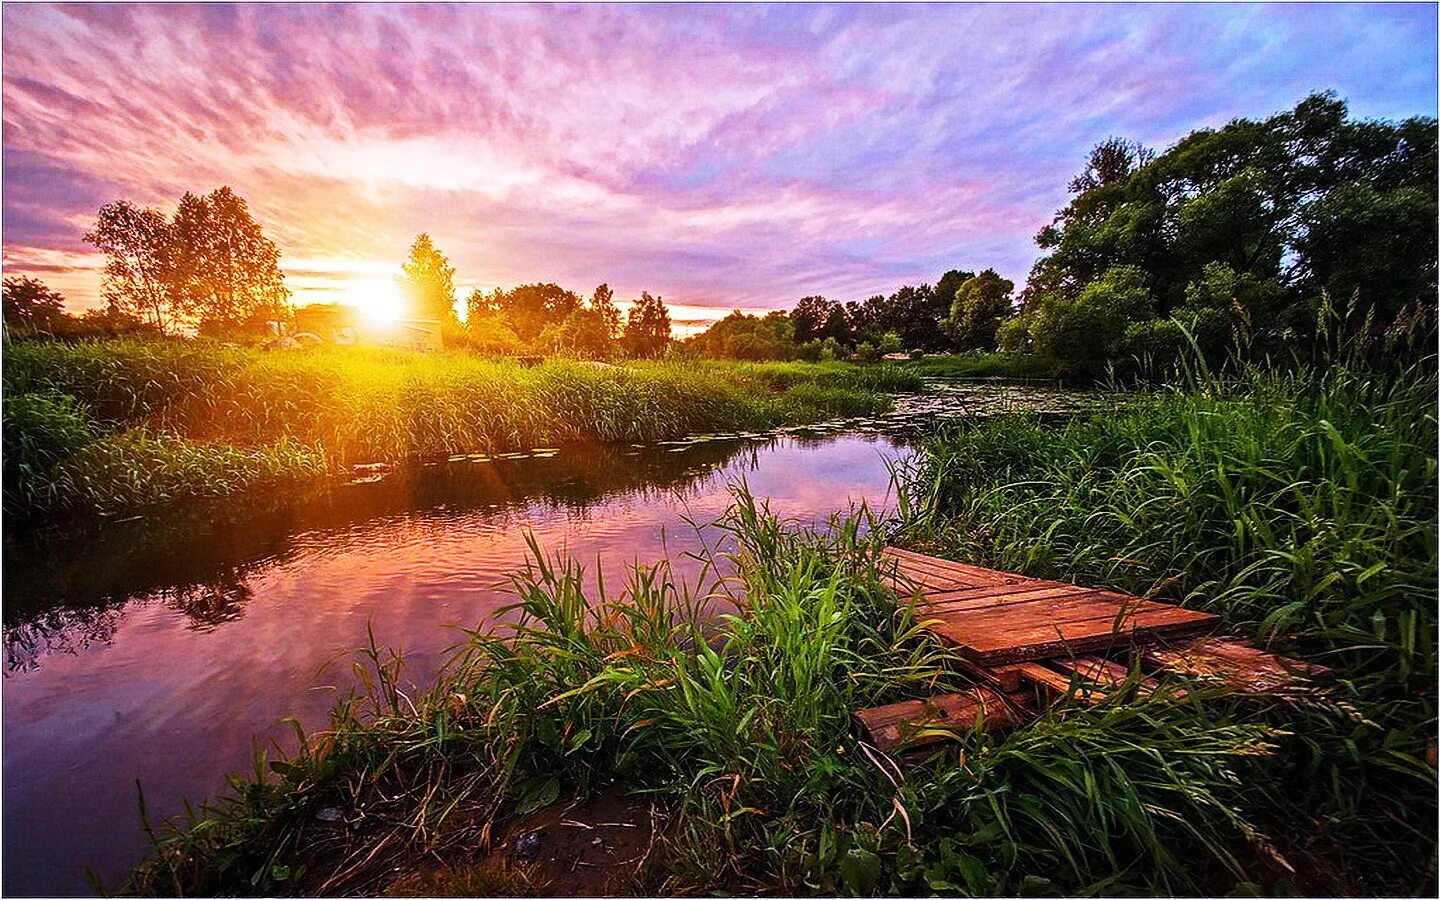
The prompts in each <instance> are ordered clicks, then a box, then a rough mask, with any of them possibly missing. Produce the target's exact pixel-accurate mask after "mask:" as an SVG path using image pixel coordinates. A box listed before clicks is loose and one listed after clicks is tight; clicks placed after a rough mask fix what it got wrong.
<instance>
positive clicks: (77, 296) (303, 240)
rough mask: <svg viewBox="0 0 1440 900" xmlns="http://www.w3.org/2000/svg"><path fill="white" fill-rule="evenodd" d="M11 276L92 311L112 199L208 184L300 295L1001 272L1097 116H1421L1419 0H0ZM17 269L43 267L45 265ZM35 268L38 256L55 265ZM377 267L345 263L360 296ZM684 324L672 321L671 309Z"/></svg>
mask: <svg viewBox="0 0 1440 900" xmlns="http://www.w3.org/2000/svg"><path fill="white" fill-rule="evenodd" d="M3 18H4V34H3V56H4V59H3V63H4V80H3V91H4V96H3V119H4V157H5V168H4V188H5V191H4V210H3V213H4V222H3V242H4V248H5V264H6V270H7V272H10V271H12V270H13V271H15V272H17V273H18V272H21V271H29V272H33V273H35V274H40V275H42V277H44V276H45V275H49V274H55V273H62V271H63V277H64V284H65V289H66V290H67V294H68V295H69V296H70V297H71V298H72V300H74V301H75V302H76V303H77V304H78V305H93V304H94V303H95V302H97V301H98V285H99V278H98V273H97V269H96V267H95V263H96V260H95V259H94V257H93V254H91V253H89V251H88V248H87V247H86V246H85V245H84V244H83V242H82V241H81V239H80V235H81V234H83V232H84V230H85V227H86V225H87V223H88V221H89V219H90V217H92V216H93V214H94V211H95V209H96V208H98V206H99V204H100V203H103V202H105V201H106V200H109V199H113V198H116V197H127V198H129V199H132V200H136V201H138V202H142V203H147V204H152V205H161V206H171V205H173V204H174V202H175V201H176V200H178V198H179V196H180V194H181V193H183V192H184V191H186V190H198V191H203V190H209V189H211V188H213V187H216V186H218V185H220V184H229V185H231V186H232V187H233V188H235V190H237V191H238V192H239V193H240V194H241V195H242V196H244V197H246V198H247V199H248V201H249V202H250V205H251V208H252V210H253V211H254V212H255V214H256V215H257V217H258V218H260V219H261V221H262V222H263V223H264V225H265V226H266V228H267V231H268V232H269V233H270V234H271V235H272V236H273V237H274V238H275V239H276V241H277V243H279V244H280V246H281V250H282V252H283V254H284V258H283V263H284V265H285V267H286V270H287V272H289V273H290V278H291V281H292V286H293V287H294V288H295V289H296V291H297V298H298V299H301V300H305V299H332V298H334V297H335V296H337V295H341V294H343V291H344V289H345V285H346V284H348V283H359V282H361V281H365V280H366V279H369V280H371V281H373V279H375V278H377V277H384V275H385V273H386V272H388V271H393V269H394V268H395V267H396V266H398V263H399V262H400V260H401V259H402V258H403V256H404V253H405V251H406V248H407V247H408V245H409V242H410V240H411V239H413V237H414V235H415V234H416V233H417V232H419V231H427V232H429V233H430V234H431V235H432V236H433V237H434V238H435V240H436V242H437V243H438V244H439V246H440V247H441V248H442V249H443V250H444V251H445V252H447V253H448V254H449V255H450V257H451V259H452V260H453V261H454V263H455V265H456V267H457V269H458V270H459V271H458V276H457V280H459V281H460V282H461V283H463V284H466V285H479V286H484V287H489V286H495V285H513V284H518V283H521V282H525V281H536V280H554V281H559V282H561V283H565V284H568V285H572V286H574V287H575V288H577V289H584V290H588V287H589V286H591V285H593V284H595V283H598V282H599V281H609V282H610V283H611V285H612V286H614V287H615V288H616V289H617V290H618V291H619V292H620V294H621V296H635V295H638V294H639V292H640V291H641V290H649V291H651V292H652V293H658V294H663V295H665V296H666V297H667V298H668V299H672V300H674V301H675V302H677V303H680V304H685V305H687V306H690V307H696V308H700V309H705V308H714V309H715V310H717V312H718V313H723V312H724V311H726V310H728V309H729V308H731V307H734V306H741V307H746V308H763V307H767V306H770V307H773V306H782V305H788V304H789V303H791V302H793V300H794V299H795V298H796V297H799V296H801V295H803V294H809V293H826V294H828V295H831V296H834V297H837V298H839V299H851V298H855V297H861V296H865V295H868V294H872V293H877V292H881V291H888V290H892V289H893V288H894V287H896V286H897V285H898V284H899V283H901V282H907V281H908V282H911V283H915V282H920V281H926V280H933V279H934V278H935V277H937V276H938V275H939V274H940V272H942V271H944V270H945V269H948V268H952V267H962V268H979V267H984V266H992V265H993V266H995V267H997V268H999V269H1000V271H1002V272H1003V273H1005V274H1006V275H1007V276H1008V277H1012V278H1016V279H1023V277H1024V275H1025V272H1026V271H1027V270H1028V267H1029V265H1030V262H1031V261H1032V260H1033V258H1034V255H1035V248H1034V246H1033V243H1032V238H1033V235H1034V233H1035V232H1036V231H1037V230H1038V229H1039V228H1040V226H1042V225H1043V224H1044V223H1045V222H1047V221H1048V220H1049V218H1050V216H1051V215H1052V214H1053V212H1054V210H1055V209H1056V208H1057V207H1058V206H1059V205H1061V204H1063V202H1064V199H1065V193H1064V185H1065V183H1066V181H1067V180H1068V179H1069V177H1070V176H1071V175H1073V173H1074V172H1075V170H1076V169H1077V168H1078V167H1079V166H1080V164H1081V161H1082V160H1083V157H1084V154H1085V152H1086V150H1087V149H1088V147H1089V146H1091V145H1092V144H1093V143H1095V142H1096V141H1098V140H1101V139H1103V138H1105V137H1107V136H1109V135H1110V134H1124V135H1127V136H1132V137H1136V138H1139V139H1141V140H1143V141H1146V142H1149V143H1151V144H1157V145H1163V144H1165V143H1168V142H1170V141H1173V140H1175V139H1176V138H1178V137H1179V136H1181V135H1182V134H1184V133H1185V132H1186V131H1188V130H1190V129H1191V128H1193V127H1196V126H1197V125H1201V124H1208V125H1214V124H1220V123H1222V122H1224V121H1225V120H1226V119H1228V118H1231V117H1233V116H1237V115H1265V114H1268V113H1270V112H1273V111H1275V110H1277V109H1280V108H1282V107H1285V106H1288V105H1291V104H1293V103H1294V102H1295V101H1296V100H1298V99H1299V98H1300V97H1301V96H1303V95H1304V94H1305V93H1307V92H1308V91H1310V90H1313V89H1324V88H1331V87H1334V88H1336V89H1338V90H1339V91H1340V92H1341V93H1342V95H1344V96H1346V97H1347V98H1349V99H1350V100H1351V102H1352V106H1353V108H1354V109H1355V111H1356V112H1357V113H1359V114H1363V115H1380V116H1388V117H1398V116H1405V115H1413V114H1433V113H1434V105H1435V91H1436V79H1435V68H1436V50H1435V40H1434V31H1435V24H1436V14H1435V9H1434V7H1433V6H1426V5H1415V6H1393V5H1387V6H1365V5H1345V4H1334V5H1329V4H1327V5H1322V6H1318V7H1314V8H1308V7H1307V8H1304V9H1296V8H1294V7H1291V6H1284V5H1280V6H1267V5H1249V4H1246V5H1240V4H1226V5H1223V6H1210V7H1205V6H1191V5H1177V6H1171V5H1156V6H1134V5H1132V6H1122V7H1097V6H1089V5H1077V6H1068V5H1044V6H1029V5H1020V4H1001V5H935V6H927V5H905V6H889V7H876V6H867V5H857V6H819V5H793V6H792V5H735V6H720V5H711V6H692V5H675V6H671V5H578V6H528V5H508V4H498V5H463V4H454V5H452V4H434V5H429V4H422V5H390V4H373V5H371V4H355V5H312V4H253V5H223V4H194V5H166V6H147V5H94V6H92V5H74V6H69V5H15V4H12V5H6V6H5V7H4V8H3ZM40 266H50V267H51V268H50V269H42V268H39V267H40ZM57 267H58V268H57ZM367 283H368V282H367ZM687 315H689V313H688V312H687Z"/></svg>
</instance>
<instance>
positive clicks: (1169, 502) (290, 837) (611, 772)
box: [129, 367, 1436, 895]
mask: <svg viewBox="0 0 1440 900" xmlns="http://www.w3.org/2000/svg"><path fill="white" fill-rule="evenodd" d="M1434 397H1435V379H1434V375H1433V372H1431V371H1421V370H1412V371H1410V372H1406V373H1401V374H1399V375H1380V374H1377V373H1370V372H1362V371H1355V370H1348V369H1345V368H1342V367H1336V368H1334V369H1332V370H1329V371H1327V372H1325V373H1323V374H1312V373H1300V374H1289V375H1276V374H1266V373H1260V372H1255V371H1249V372H1247V373H1244V374H1243V375H1241V376H1237V377H1235V378H1232V379H1230V380H1228V381H1226V382H1221V381H1219V380H1214V379H1212V380H1205V381H1197V382H1193V383H1191V384H1190V385H1188V386H1187V387H1185V388H1183V389H1179V390H1177V391H1175V392H1174V394H1173V395H1172V396H1170V397H1163V398H1159V399H1153V400H1148V401H1145V402H1144V403H1142V404H1137V405H1136V406H1135V407H1133V408H1132V409H1130V410H1128V411H1127V412H1125V413H1123V414H1121V415H1095V416H1084V417H1081V418H1078V419H1076V420H1075V421H1073V422H1071V423H1069V424H1066V425H1064V426H1062V427H1059V428H1054V427H1047V426H1042V425H1041V424H1040V423H1039V422H1037V421H1035V420H1034V419H1033V418H1032V417H1028V416H1017V417H1011V418H1002V419H997V420H993V421H989V422H986V423H982V424H979V425H976V426H973V427H963V428H961V429H959V430H957V431H955V432H953V433H951V434H949V435H948V436H946V437H944V438H942V439H939V440H937V441H934V442H932V443H931V444H930V445H929V447H928V449H927V455H926V457H925V459H924V461H923V462H921V463H920V464H918V465H916V466H915V467H913V468H911V469H909V470H907V471H905V472H902V473H901V480H902V485H903V486H904V491H903V493H902V503H901V507H900V512H901V521H900V522H899V523H898V525H899V526H900V527H901V531H900V532H899V533H898V535H897V537H898V539H900V540H903V541H905V542H909V543H911V544H913V545H921V546H925V547H927V548H929V549H931V550H932V551H935V552H939V553H941V554H942V555H950V556H953V557H956V558H963V559H969V560H973V561H976V562H980V563H984V564H990V565H998V566H1000V567H1003V568H1009V569H1015V570H1019V571H1024V572H1026V573H1028V574H1034V575H1048V576H1058V577H1073V578H1075V579H1077V580H1081V581H1084V582H1085V583H1089V584H1096V585H1101V584H1104V585H1112V586H1115V587H1119V588H1124V589H1128V590H1132V591H1135V592H1138V593H1149V594H1151V595H1152V596H1156V597H1160V598H1163V599H1167V600H1171V601H1179V602H1183V603H1186V604H1187V605H1191V606H1195V607H1197V608H1204V609H1207V610H1210V611H1213V612H1218V613H1220V614H1222V615H1223V616H1224V617H1225V619H1226V623H1227V624H1226V628H1227V630H1228V631H1230V632H1231V633H1235V634H1242V635H1246V636H1248V637H1253V638H1257V639H1259V640H1261V641H1262V642H1267V643H1269V644H1270V645H1271V646H1272V647H1273V648H1274V649H1277V650H1282V651H1291V652H1296V653H1299V654H1301V655H1305V656H1309V657H1311V658H1314V659H1316V660H1317V661H1319V662H1323V663H1324V664H1326V665H1328V666H1330V667H1332V668H1334V669H1335V670H1336V673H1337V679H1336V686H1335V688H1334V689H1333V691H1332V693H1330V694H1327V695H1301V696H1295V697H1289V698H1287V699H1286V700H1285V701H1284V702H1272V703H1266V704H1261V705H1257V704H1255V703H1254V702H1253V700H1247V698H1244V697H1237V696H1229V695H1225V694H1222V693H1217V692H1215V691H1214V690H1212V689H1206V688H1203V687H1202V686H1198V685H1190V684H1187V685H1183V687H1185V688H1187V689H1188V691H1189V693H1188V694H1187V696H1186V697H1185V698H1184V699H1183V700H1180V701H1178V702H1177V701H1175V700H1174V698H1173V696H1172V697H1171V699H1169V700H1166V699H1160V698H1158V697H1152V698H1149V699H1145V698H1141V697H1138V696H1135V695H1132V694H1130V693H1128V692H1121V693H1120V694H1119V695H1118V696H1117V698H1116V699H1115V701H1113V702H1108V701H1107V702H1105V703H1102V704H1100V705H1098V706H1094V707H1085V706H1082V705H1079V704H1073V703H1062V704H1061V705H1060V706H1058V707H1056V708H1054V709H1052V710H1051V711H1050V712H1048V713H1046V714H1045V715H1043V716H1042V717H1041V718H1040V719H1039V720H1038V721H1036V722H1035V723H1033V724H1031V725H1029V726H1026V727H1023V728H1020V729H1017V730H1016V731H1014V732H1011V733H1009V734H1007V735H1000V736H993V735H984V734H976V735H973V736H971V737H969V738H967V739H966V740H965V741H964V742H963V743H962V744H961V745H960V746H959V747H957V748H953V749H951V750H949V751H947V752H946V754H945V755H943V756H941V757H939V758H938V759H936V760H934V761H932V763H931V764H928V765H922V766H910V767H907V768H906V769H905V770H904V773H903V775H902V774H901V771H900V770H899V769H897V768H896V767H895V766H894V765H893V763H892V762H890V761H888V760H887V759H886V758H884V757H882V756H879V755H878V754H876V753H874V752H873V751H869V752H867V750H866V748H864V747H863V746H861V745H860V744H859V742H858V740H857V734H858V732H857V730H856V726H855V725H854V723H853V721H852V719H851V716H850V713H851V711H852V710H854V709H856V708H860V707H864V706H871V705H876V704H879V703H885V702H891V701H896V700H901V699H907V698H913V697H923V696H930V695H933V694H936V693H941V692H944V691H946V690H951V689H959V688H962V687H964V686H966V685H967V683H968V682H967V679H966V678H965V676H964V675H963V674H961V673H960V672H959V671H958V670H957V669H956V667H955V666H954V664H953V661H952V660H951V658H950V657H949V655H948V654H947V653H946V652H945V651H944V650H943V648H941V647H940V646H939V645H937V644H936V643H935V642H934V641H933V640H932V639H931V638H930V637H928V636H927V635H926V634H925V633H924V632H922V631H921V630H919V629H917V628H916V627H915V623H914V620H913V617H912V614H911V613H910V612H909V611H908V610H907V609H906V608H905V607H904V606H903V605H902V604H900V603H899V601H898V600H897V598H896V597H895V596H894V595H893V594H892V593H891V592H890V591H888V590H887V589H886V588H885V587H884V586H883V583H882V581H881V579H880V573H879V568H878V552H879V547H880V545H881V542H882V540H883V539H884V538H883V537H882V532H881V530H880V529H877V528H874V527H865V526H873V525H874V524H875V523H871V522H866V521H865V520H864V519H863V518H858V517H852V518H849V519H844V520H839V521H837V522H835V523H834V525H833V527H832V528H830V529H826V530H823V531H814V530H808V529H800V528H794V527H789V526H787V525H785V523H782V522H780V521H777V520H776V519H775V518H774V517H772V516H769V515H767V514H766V512H765V511H764V509H763V507H761V506H760V505H759V504H758V502H757V501H755V500H754V499H752V498H751V497H750V496H748V495H747V494H745V493H744V492H741V493H740V494H738V495H737V497H736V503H735V505H734V506H733V507H732V509H731V510H730V512H729V514H728V515H727V516H726V518H725V519H724V520H723V523H722V524H723V527H725V528H726V529H727V530H728V532H729V533H730V535H731V536H732V538H733V546H734V555H733V557H732V558H731V559H730V560H729V562H730V563H732V564H733V566H734V569H735V572H736V575H735V577H734V578H733V579H732V580H731V581H729V582H727V583H725V584H723V585H722V584H717V585H715V586H714V587H715V590H717V591H719V592H721V593H723V594H724V595H725V596H727V597H730V598H732V599H733V600H734V602H736V603H737V604H738V605H739V607H740V609H741V611H742V615H739V616H734V617H728V618H723V619H721V620H719V621H718V623H717V622H716V620H714V618H713V617H711V616H708V615H705V613H704V610H703V609H701V608H700V607H701V604H700V603H699V600H700V599H701V598H702V597H703V596H704V592H703V591H701V592H700V593H698V594H697V593H693V592H692V593H688V594H687V593H685V592H683V591H682V590H681V588H679V587H678V585H677V583H676V582H675V580H674V579H672V578H670V577H669V576H668V573H667V570H666V569H665V567H664V566H659V567H656V568H653V569H642V570H640V571H639V572H637V573H636V574H635V576H634V577H633V578H632V579H631V582H630V585H629V587H628V589H627V590H626V591H624V592H623V593H621V594H619V595H618V596H616V597H614V598H612V599H611V600H609V601H608V602H602V601H601V600H600V598H597V597H596V596H595V595H594V592H593V591H591V590H587V588H586V586H585V585H586V582H585V579H584V578H583V577H582V575H581V573H580V571H579V568H578V567H577V566H576V565H575V564H574V563H572V562H567V561H564V560H557V559H551V558H548V557H544V556H543V555H542V554H541V553H540V551H539V548H538V547H536V548H532V551H533V553H534V554H535V556H536V557H537V560H536V562H535V564H534V565H533V566H532V568H531V569H530V570H529V571H528V572H526V573H522V574H521V575H520V576H519V577H518V578H517V581H516V585H515V587H516V592H517V607H516V610H517V611H518V612H519V613H521V614H522V616H523V618H522V619H521V621H520V623H519V625H518V626H517V627H516V628H515V629H514V630H509V629H502V630H501V631H499V632H497V633H494V634H478V633H477V634H473V635H471V636H470V639H469V641H467V642H466V644H465V645H464V646H463V647H462V648H461V649H460V650H459V652H458V655H457V656H456V658H455V659H454V660H453V661H452V664H451V665H450V667H449V668H447V670H446V671H445V672H444V673H443V674H442V676H441V677H440V678H439V679H438V680H436V681H434V682H432V683H431V684H430V685H429V686H427V687H424V688H422V689H420V690H412V689H410V686H409V685H407V684H406V683H405V677H404V673H403V667H402V664H401V663H400V660H399V657H398V656H397V655H396V654H393V653H391V652H390V651H387V650H385V649H383V648H380V647H371V648H370V650H369V651H368V652H367V653H366V654H364V656H363V657H362V660H361V662H362V664H363V668H364V670H365V671H366V673H367V676H368V677H367V681H366V684H367V685H368V690H367V691H366V692H365V693H364V695H363V696H359V697H354V698H351V699H350V700H347V701H345V702H343V703H341V704H340V705H339V706H338V707H337V708H336V711H335V714H334V716H333V719H332V726H331V727H330V728H329V729H327V730H326V731H325V732H323V733H318V734H313V735H310V736H308V738H307V739H306V740H305V741H304V742H303V747H304V749H303V751H302V752H301V753H299V754H298V755H296V756H295V757H293V758H290V759H287V760H284V761H281V762H280V763H278V764H273V765H270V766H269V771H267V767H266V765H265V764H264V763H263V761H262V762H259V763H257V766H256V771H255V773H254V775H253V776H252V777H251V778H250V779H240V780H237V781H236V782H235V793H234V794H233V795H232V797H231V798H230V799H229V800H227V801H225V802H224V803H222V805H221V806H220V807H219V808H218V809H217V810H214V811H211V812H209V813H207V814H206V817H205V818H204V819H202V820H200V821H203V823H204V824H200V825H198V827H197V823H196V822H192V823H190V824H189V826H188V827H182V829H181V830H180V831H179V832H176V833H173V834H168V835H166V836H164V837H162V839H161V843H160V845H159V847H158V852H157V854H156V856H155V857H154V858H152V859H151V860H150V861H149V862H147V863H146V864H144V865H143V866H142V867H140V868H139V869H138V870H137V871H136V873H135V875H134V878H133V881H132V882H131V884H130V885H129V887H130V889H131V890H133V891H135V892H139V893H152V892H171V891H174V892H185V893H193V894H214V893H229V892H256V891H259V892H270V893H328V894H337V893H340V894H343V893H376V892H385V891H386V890H389V889H391V888H394V889H396V890H407V889H412V888H413V887H414V886H415V885H420V886H423V889H424V892H427V893H436V894H444V893H449V892H462V893H463V892H465V891H467V890H474V889H475V886H476V885H489V886H491V887H492V889H494V890H499V889H500V888H501V887H503V888H504V889H505V890H509V891H515V892H528V891H541V890H543V889H544V887H545V885H544V884H543V883H542V882H543V880H544V878H545V877H546V875H545V873H544V872H543V871H542V870H539V869H536V868H535V867H534V866H531V865H530V861H528V860H527V859H526V858H525V857H524V856H523V854H521V853H520V852H519V850H520V847H519V843H520V841H521V839H522V838H526V835H527V834H530V833H531V832H528V831H527V832H525V833H524V834H520V833H517V832H516V831H515V828H516V823H517V822H524V821H525V819H524V817H525V816H527V815H529V814H530V813H532V812H535V811H537V810H542V809H549V808H552V804H553V803H556V802H561V801H562V800H564V799H565V798H578V799H586V800H587V802H589V801H590V800H593V798H596V797H614V796H616V795H617V794H618V795H622V796H624V797H628V798H632V799H633V800H635V802H636V804H637V805H638V804H641V803H643V804H645V805H647V806H648V805H651V804H653V808H654V809H655V810H656V814H655V819H654V821H653V822H652V830H651V831H650V832H649V835H651V836H653V837H654V841H653V846H648V845H647V850H646V852H645V854H644V856H643V859H640V860H639V863H640V864H638V865H636V867H635V869H634V872H633V873H632V874H633V876H634V879H635V880H634V881H633V882H632V883H631V884H630V885H628V886H622V887H621V888H620V889H625V888H626V887H628V888H629V889H632V890H636V891H644V892H649V893H672V892H690V891H735V892H760V891H764V892H776V893H785V894H799V893H855V894H867V895H868V894H877V893H878V894H886V893H900V894H916V893H932V892H940V893H955V892H966V893H972V894H983V895H994V894H1016V893H1037V892H1063V893H1077V892H1081V891H1085V890H1100V891H1105V892H1107V893H1118V892H1123V891H1131V890H1134V891H1140V892H1145V893H1155V894H1164V895H1170V894H1183V893H1196V892H1198V893H1204V894H1225V893H1229V892H1232V891H1260V892H1298V893H1302V894H1374V893H1396V894H1412V893H1421V892H1424V891H1426V890H1428V889H1430V888H1432V887H1433V883H1434V877H1435V868H1434V859H1435V855H1434V842H1433V828H1428V827H1427V826H1426V823H1427V822H1429V823H1433V821H1434V816H1435V805H1434V785H1435V778H1434V768H1433V758H1432V757H1433V753H1434V749H1433V744H1431V743H1430V741H1431V740H1432V738H1433V730H1434V724H1435V714H1434V710H1435V696H1434V694H1435V691H1434V679H1435V657H1434V646H1433V634H1434V627H1435V618H1434V607H1435V580H1434V571H1435V566H1436V556H1435V552H1436V551H1435V518H1436V511H1435V489H1436V484H1435V477H1436V467H1435V461H1434V446H1435V439H1436V423H1435V414H1434ZM627 802H628V801H627ZM655 823H658V825H657V824H655ZM582 824H589V825H594V824H595V823H582ZM527 840H528V839H527ZM540 840H543V838H540ZM496 848H500V849H503V850H504V851H505V853H504V854H502V855H501V856H500V857H499V858H498V859H497V857H496V856H495V855H493V854H494V852H495V849H496ZM549 850H550V848H548V847H547V850H546V852H549ZM512 851H513V852H512ZM627 858H628V857H627ZM576 860H577V863H576V864H577V865H578V861H583V860H580V858H579V857H578V856H577V857H576Z"/></svg>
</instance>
